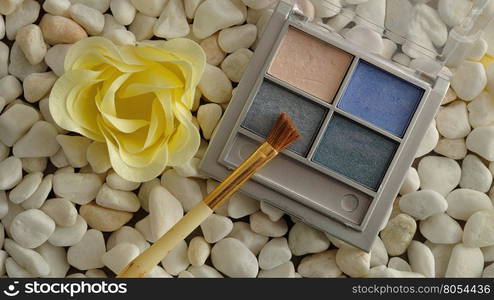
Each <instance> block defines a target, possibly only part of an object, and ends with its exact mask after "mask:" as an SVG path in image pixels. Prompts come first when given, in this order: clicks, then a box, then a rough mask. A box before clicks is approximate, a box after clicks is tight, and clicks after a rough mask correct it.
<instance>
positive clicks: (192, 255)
mask: <svg viewBox="0 0 494 300" xmlns="http://www.w3.org/2000/svg"><path fill="white" fill-rule="evenodd" d="M210 253H211V246H210V245H209V243H208V242H207V241H206V240H205V239H204V238H203V237H202V236H196V237H194V238H193V239H192V240H191V241H190V242H189V249H188V250H187V257H188V258H189V261H190V264H191V265H193V266H196V267H199V266H202V265H204V263H206V260H207V259H208V257H209V254H210Z"/></svg>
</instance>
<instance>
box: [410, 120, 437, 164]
mask: <svg viewBox="0 0 494 300" xmlns="http://www.w3.org/2000/svg"><path fill="white" fill-rule="evenodd" d="M438 141H439V132H438V131H437V129H436V121H435V120H433V121H432V122H431V124H430V125H429V127H428V128H427V131H426V132H425V135H424V137H423V138H422V141H421V142H420V145H419V148H418V149H417V152H416V153H415V157H421V156H424V155H426V154H427V153H429V152H431V151H432V150H433V149H434V148H435V147H436V145H437V142H438Z"/></svg>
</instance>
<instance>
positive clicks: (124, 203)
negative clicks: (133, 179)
mask: <svg viewBox="0 0 494 300" xmlns="http://www.w3.org/2000/svg"><path fill="white" fill-rule="evenodd" d="M96 203H98V204H99V205H101V206H103V207H106V208H111V209H116V210H121V211H128V212H136V211H138V210H139V208H140V207H141V204H140V202H139V199H138V198H137V196H136V195H135V194H134V193H132V192H125V191H119V190H114V189H112V188H110V187H109V186H108V185H107V184H103V186H101V188H100V190H99V192H98V194H97V195H96Z"/></svg>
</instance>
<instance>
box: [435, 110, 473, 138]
mask: <svg viewBox="0 0 494 300" xmlns="http://www.w3.org/2000/svg"><path fill="white" fill-rule="evenodd" d="M436 123H437V130H438V131H439V133H441V135H442V136H444V137H446V138H449V139H459V138H464V137H466V136H467V135H468V134H469V133H470V123H469V122H468V111H467V105H466V104H465V102H463V101H455V102H453V103H451V104H449V105H448V106H446V107H443V108H442V109H441V110H440V111H439V113H438V114H437V117H436Z"/></svg>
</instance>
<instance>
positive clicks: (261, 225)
mask: <svg viewBox="0 0 494 300" xmlns="http://www.w3.org/2000/svg"><path fill="white" fill-rule="evenodd" d="M249 220H250V228H251V229H252V231H254V232H256V233H259V234H262V235H264V236H268V237H281V236H284V235H285V234H286V233H287V232H288V225H287V224H286V221H285V220H284V219H279V220H278V221H276V222H273V221H271V220H270V219H269V217H268V216H267V215H265V214H264V213H262V212H260V211H258V212H256V213H254V214H252V215H250V218H249Z"/></svg>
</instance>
